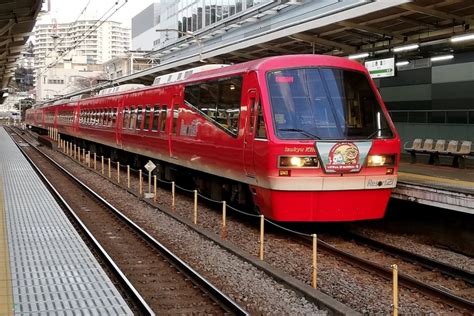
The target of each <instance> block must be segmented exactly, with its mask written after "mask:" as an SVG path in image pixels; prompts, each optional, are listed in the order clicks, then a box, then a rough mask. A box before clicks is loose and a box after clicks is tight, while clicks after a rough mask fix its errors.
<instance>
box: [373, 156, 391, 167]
mask: <svg viewBox="0 0 474 316" xmlns="http://www.w3.org/2000/svg"><path fill="white" fill-rule="evenodd" d="M394 163H395V156H394V155H369V156H368V157H367V167H385V166H393V165H394Z"/></svg>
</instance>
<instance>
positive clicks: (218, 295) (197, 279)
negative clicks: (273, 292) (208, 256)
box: [17, 134, 249, 315]
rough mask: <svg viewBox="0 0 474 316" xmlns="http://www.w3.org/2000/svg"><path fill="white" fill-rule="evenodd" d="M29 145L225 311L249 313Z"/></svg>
mask: <svg viewBox="0 0 474 316" xmlns="http://www.w3.org/2000/svg"><path fill="white" fill-rule="evenodd" d="M17 135H18V134H17ZM18 136H19V137H21V135H18ZM23 139H24V138H23ZM25 141H26V140H25ZM26 142H27V143H29V142H28V141H26ZM30 146H31V145H30ZM31 147H32V148H34V149H35V150H36V151H38V152H39V153H40V154H41V155H43V156H44V157H45V158H46V159H48V160H49V161H50V162H51V163H52V164H53V165H55V166H56V167H57V168H58V169H59V170H61V171H62V172H63V173H65V174H66V175H67V176H68V177H70V178H71V179H72V180H74V181H75V182H76V183H77V184H78V185H80V186H81V187H82V188H83V189H84V190H86V191H87V192H88V193H90V194H91V195H92V196H94V197H95V198H96V199H97V200H99V201H100V202H101V203H102V204H103V205H104V206H105V207H107V208H108V209H109V210H110V211H112V212H113V213H114V214H115V215H116V216H117V217H119V218H120V219H121V220H122V221H123V222H124V223H125V224H127V225H128V226H129V227H131V228H132V229H133V230H134V231H135V232H136V233H137V234H138V235H139V236H140V237H142V238H143V239H144V240H145V241H147V242H148V243H149V245H150V246H152V247H153V248H154V249H155V250H156V251H158V252H159V253H161V254H162V255H163V256H165V257H166V258H167V259H168V260H169V261H170V262H171V263H172V264H173V265H174V266H175V267H176V268H177V269H178V270H180V271H182V272H183V273H184V274H185V275H187V276H188V277H189V278H190V279H191V280H192V281H193V283H194V284H196V285H197V286H199V287H200V288H201V289H203V290H204V291H205V292H206V293H207V294H209V295H210V296H211V297H213V298H214V300H215V301H216V303H218V304H219V305H220V306H221V307H223V308H224V309H225V310H226V311H228V312H230V313H232V314H235V315H249V314H248V313H247V312H246V311H245V310H244V309H243V308H242V307H240V306H239V305H238V304H237V303H235V302H234V301H233V300H232V299H231V298H229V297H228V296H227V295H226V294H224V293H223V292H222V291H220V290H219V289H218V288H217V287H215V286H214V285H213V284H212V283H210V282H209V281H208V280H206V279H205V278H204V277H203V276H201V275H200V274H199V273H198V272H197V271H195V270H194V269H193V268H192V267H190V266H189V265H188V264H187V263H186V262H184V261H183V260H182V259H180V258H179V257H178V256H177V255H175V254H174V253H173V252H171V251H170V250H169V249H167V248H166V247H165V246H164V245H162V244H161V243H160V242H159V241H157V240H156V239H155V238H154V237H153V236H151V235H150V234H148V233H147V232H146V231H145V230H143V229H142V228H140V227H139V226H138V225H137V224H136V223H134V222H133V221H132V220H131V219H129V218H128V217H127V216H126V215H125V214H123V213H122V212H120V211H119V210H118V209H117V208H115V207H114V206H113V205H112V204H110V203H109V202H108V201H107V200H105V199H104V198H103V197H102V196H100V195H99V194H98V193H96V192H95V191H94V190H92V189H91V188H89V187H88V186H87V185H86V184H85V183H83V182H82V181H81V180H79V179H78V178H77V177H75V176H74V175H72V174H71V173H70V172H69V171H67V170H66V169H65V168H63V167H62V166H61V165H59V164H58V163H57V162H56V161H54V160H53V159H52V158H50V157H48V156H47V155H46V154H45V153H43V152H42V151H40V150H39V149H38V148H36V147H34V146H31ZM29 160H30V159H29ZM30 161H31V160H30ZM56 192H57V191H56ZM57 194H59V193H57Z"/></svg>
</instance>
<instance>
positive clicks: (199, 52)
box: [114, 0, 474, 84]
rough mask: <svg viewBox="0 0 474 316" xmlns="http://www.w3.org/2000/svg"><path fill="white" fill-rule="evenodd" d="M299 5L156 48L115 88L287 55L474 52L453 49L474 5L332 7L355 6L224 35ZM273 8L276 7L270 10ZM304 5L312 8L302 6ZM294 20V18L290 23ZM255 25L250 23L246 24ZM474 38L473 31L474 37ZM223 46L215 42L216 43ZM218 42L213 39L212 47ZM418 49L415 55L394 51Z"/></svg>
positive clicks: (468, 0)
mask: <svg viewBox="0 0 474 316" xmlns="http://www.w3.org/2000/svg"><path fill="white" fill-rule="evenodd" d="M295 2H296V1H274V2H272V4H270V5H269V6H268V7H266V8H263V9H262V10H259V11H256V12H255V13H254V14H253V16H244V17H241V18H240V20H238V21H230V22H229V23H227V24H225V25H223V26H221V27H220V28H219V29H214V30H213V29H210V30H203V31H202V32H195V33H193V35H192V36H184V37H183V38H181V39H180V40H178V41H177V42H176V43H175V44H173V45H172V46H167V47H164V48H162V49H159V50H156V51H154V52H152V53H151V54H150V57H153V58H158V59H160V64H159V65H158V66H155V67H153V68H149V69H146V70H142V71H140V72H137V73H135V74H132V75H128V76H125V77H122V78H118V79H116V80H115V81H114V84H124V83H144V84H151V83H152V82H153V80H154V78H155V77H156V76H160V75H164V74H167V73H171V72H176V71H181V70H184V69H188V68H192V67H197V66H201V65H203V62H204V63H219V64H229V63H240V62H244V61H248V60H253V59H257V58H262V57H267V56H276V55H286V54H313V53H314V54H326V55H334V56H349V55H351V54H357V53H369V55H370V57H369V59H370V58H372V59H376V58H385V57H388V56H394V55H396V56H397V58H410V59H422V58H426V57H430V56H433V55H439V54H446V53H453V52H459V51H466V50H472V49H473V48H474V40H473V41H462V42H458V43H453V42H452V40H451V38H452V37H453V36H459V35H466V34H470V32H471V28H472V31H474V1H472V0H416V1H408V0H378V1H362V0H361V1H334V2H335V3H336V2H337V3H339V4H340V5H343V4H344V3H345V2H347V3H348V2H352V3H357V5H352V6H351V7H349V6H348V7H347V8H344V9H341V10H339V11H337V12H334V13H330V14H326V15H322V16H321V17H316V18H313V19H312V20H311V19H306V20H302V21H295V23H293V24H291V25H288V26H287V27H284V28H281V27H280V28H278V27H268V28H266V29H264V30H262V31H259V29H258V28H257V27H255V29H254V31H253V33H251V32H250V31H249V32H248V33H246V34H253V35H252V36H246V37H244V38H242V39H241V40H239V41H235V42H226V41H225V36H223V34H224V35H229V34H232V32H239V31H240V32H242V28H244V27H246V26H247V27H248V26H249V25H250V24H253V25H256V24H255V23H256V22H258V21H262V22H263V21H265V19H272V18H275V17H276V16H277V14H278V16H279V17H280V20H281V16H280V14H287V15H288V16H290V15H291V11H292V10H296V9H297V8H296V7H297V4H295ZM272 5H273V6H272ZM303 5H307V2H306V3H304V4H300V5H299V7H302V6H303ZM288 19H289V18H288ZM245 22H250V23H245ZM473 33H474V32H473ZM217 38H220V41H219V42H217V43H216V39H217ZM213 40H214V41H213ZM408 45H416V49H407V50H402V51H399V52H397V53H395V52H394V49H397V48H398V47H405V46H408Z"/></svg>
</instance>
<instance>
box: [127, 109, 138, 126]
mask: <svg viewBox="0 0 474 316" xmlns="http://www.w3.org/2000/svg"><path fill="white" fill-rule="evenodd" d="M130 113H131V116H130V125H129V126H128V128H129V129H135V122H136V120H137V112H136V111H135V108H134V107H133V106H132V107H131V108H130Z"/></svg>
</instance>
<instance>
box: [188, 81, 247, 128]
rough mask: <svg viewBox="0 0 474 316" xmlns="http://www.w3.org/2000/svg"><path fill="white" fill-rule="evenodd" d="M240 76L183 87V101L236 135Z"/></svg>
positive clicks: (238, 116)
mask: <svg viewBox="0 0 474 316" xmlns="http://www.w3.org/2000/svg"><path fill="white" fill-rule="evenodd" d="M241 92H242V78H241V77H234V78H230V79H225V80H219V81H212V82H204V83H201V84H199V85H193V86H187V87H186V88H185V96H184V99H185V102H186V103H187V104H188V105H190V106H192V107H194V108H196V109H198V110H199V111H200V112H201V114H203V115H205V116H206V117H207V118H208V119H210V120H211V121H212V122H214V123H215V124H217V125H218V126H219V127H221V128H224V129H225V130H226V131H228V132H230V133H231V134H233V135H237V132H238V129H239V119H240V105H241Z"/></svg>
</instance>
